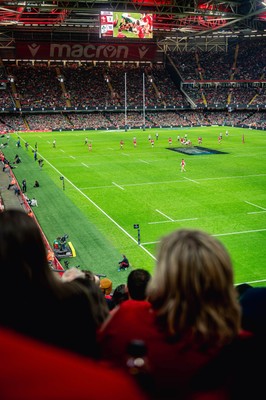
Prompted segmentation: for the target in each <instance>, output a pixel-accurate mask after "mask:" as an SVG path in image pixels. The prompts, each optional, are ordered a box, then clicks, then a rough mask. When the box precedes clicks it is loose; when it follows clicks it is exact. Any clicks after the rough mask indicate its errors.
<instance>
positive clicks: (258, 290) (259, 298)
mask: <svg viewBox="0 0 266 400" xmlns="http://www.w3.org/2000/svg"><path fill="white" fill-rule="evenodd" d="M239 301H240V305H241V309H242V328H243V329H246V330H248V331H251V332H253V333H254V334H255V335H256V336H261V337H264V338H265V335H266V287H252V286H249V287H247V289H246V290H245V292H244V293H243V294H242V296H241V297H240V299H239Z"/></svg>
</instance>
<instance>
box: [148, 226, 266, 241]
mask: <svg viewBox="0 0 266 400" xmlns="http://www.w3.org/2000/svg"><path fill="white" fill-rule="evenodd" d="M166 222H167V221H166ZM256 232H266V228H265V229H264V228H263V229H253V230H249V231H239V232H227V233H217V234H216V235H212V236H215V237H219V236H231V235H243V234H244V235H245V234H247V233H256ZM159 242H160V241H159V240H157V241H154V242H145V243H142V245H143V246H146V245H148V244H156V243H159Z"/></svg>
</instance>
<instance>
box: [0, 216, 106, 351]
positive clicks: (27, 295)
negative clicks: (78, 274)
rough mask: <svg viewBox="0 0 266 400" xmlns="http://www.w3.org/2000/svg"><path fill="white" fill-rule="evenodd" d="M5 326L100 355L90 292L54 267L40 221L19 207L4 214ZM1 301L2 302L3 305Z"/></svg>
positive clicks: (0, 239)
mask: <svg viewBox="0 0 266 400" xmlns="http://www.w3.org/2000/svg"><path fill="white" fill-rule="evenodd" d="M0 226H1V229H0V266H1V276H2V279H1V288H0V301H1V302H4V303H5V304H6V305H7V306H6V307H1V311H0V325H2V326H5V327H8V328H10V329H12V330H15V331H17V332H20V333H22V334H25V335H27V336H30V337H32V338H35V339H38V340H41V341H44V342H47V343H50V344H52V345H56V346H58V347H62V348H65V349H68V350H71V351H73V352H76V353H79V354H81V355H84V356H92V357H97V356H98V348H97V345H96V330H97V324H96V322H95V318H94V313H95V310H94V301H93V298H92V296H91V293H90V291H89V290H88V289H87V288H86V287H85V286H84V285H81V284H80V283H79V282H77V281H75V280H73V281H72V282H63V281H62V280H61V279H59V278H58V277H57V276H56V273H55V272H53V271H52V270H51V268H50V267H49V264H48V260H47V250H46V247H45V245H44V241H43V236H42V233H41V231H40V228H39V226H38V224H37V223H36V221H35V219H33V218H30V217H29V216H28V215H27V214H26V213H25V212H23V211H20V210H7V211H4V212H2V213H1V214H0ZM4 303H2V304H4Z"/></svg>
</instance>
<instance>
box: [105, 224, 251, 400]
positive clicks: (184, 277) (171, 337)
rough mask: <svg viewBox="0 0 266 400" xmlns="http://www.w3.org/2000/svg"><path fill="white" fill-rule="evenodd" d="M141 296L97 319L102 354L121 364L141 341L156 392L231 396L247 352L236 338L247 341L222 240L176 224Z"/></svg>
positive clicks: (167, 395)
mask: <svg viewBox="0 0 266 400" xmlns="http://www.w3.org/2000/svg"><path fill="white" fill-rule="evenodd" d="M146 295H147V297H146V299H147V301H146V300H142V301H141V300H132V299H131V300H128V301H125V302H123V303H122V304H121V305H120V307H119V308H118V309H117V311H116V312H115V313H114V314H113V315H112V316H111V317H110V318H109V319H108V320H107V321H106V322H105V323H104V324H103V325H102V328H101V330H100V332H99V336H98V339H99V343H100V345H101V352H102V356H103V357H104V358H107V359H112V360H114V361H115V362H116V363H117V364H118V365H121V366H125V359H126V348H127V345H128V344H129V343H130V342H131V341H132V340H135V339H138V340H143V341H144V343H145V344H146V347H147V357H148V360H149V365H150V371H151V375H152V378H153V382H154V385H153V388H152V393H151V395H152V397H153V398H160V399H164V400H165V399H172V398H173V399H174V398H175V399H196V398H197V399H198V398H200V396H199V395H200V393H202V394H203V397H202V398H204V395H207V396H210V397H209V398H212V399H216V398H219V399H223V398H225V399H226V398H229V397H230V396H231V395H232V396H233V394H235V392H236V387H237V381H238V376H236V374H238V373H239V372H240V370H241V368H240V366H241V364H242V365H244V362H242V361H243V359H244V358H245V357H246V356H247V354H246V353H245V345H243V347H244V348H243V347H242V345H241V346H239V344H238V343H242V342H243V343H246V342H247V341H248V340H249V337H250V336H251V334H249V333H248V332H244V331H241V313H240V305H239V302H238V297H237V292H236V289H235V287H234V282H233V268H232V263H231V259H230V256H229V254H228V252H227V251H226V249H225V248H224V246H223V245H222V244H221V243H220V242H219V241H218V240H217V239H215V238H214V237H212V236H211V235H208V234H207V233H205V232H202V231H199V230H188V229H181V230H178V231H175V232H173V233H171V234H170V235H168V236H166V237H164V238H163V239H162V240H161V242H160V245H159V251H158V257H157V265H156V267H155V270H154V273H153V276H152V277H151V279H150V280H149V282H148V284H147V290H146ZM239 349H241V350H239ZM224 361H226V363H224ZM252 368H253V367H252ZM241 385H242V384H241ZM229 393H230V396H229ZM216 396H218V397H216Z"/></svg>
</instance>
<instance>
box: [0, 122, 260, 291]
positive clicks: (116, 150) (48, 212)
mask: <svg viewBox="0 0 266 400" xmlns="http://www.w3.org/2000/svg"><path fill="white" fill-rule="evenodd" d="M227 129H228V131H229V135H228V136H226V134H225V132H226V130H227ZM156 132H158V133H159V138H158V140H156V139H155V133H156ZM220 133H222V134H223V139H222V141H221V143H219V142H218V136H219V134H220ZM185 134H186V135H187V137H188V139H189V140H191V141H192V143H193V145H194V146H197V145H198V136H201V137H202V139H203V141H202V145H201V146H202V147H204V148H207V149H211V150H214V151H220V152H221V153H220V154H210V153H205V154H201V155H189V154H182V153H180V152H178V151H171V150H169V144H168V138H169V137H171V138H172V140H173V143H172V146H171V147H172V148H175V149H180V148H181V149H183V148H185V149H187V147H186V146H182V145H181V144H180V142H178V140H177V136H178V135H179V136H180V137H183V136H185ZM19 135H20V138H21V144H22V147H21V148H17V147H16V141H17V136H18V134H17V133H14V134H12V135H11V139H10V144H9V146H8V148H7V149H6V150H5V154H6V156H7V157H8V158H9V159H10V160H13V158H14V156H15V154H17V153H18V154H19V155H20V157H21V159H22V163H21V164H19V165H18V167H17V168H16V169H14V173H15V175H16V177H17V179H18V182H19V183H20V184H21V181H22V179H23V178H26V180H27V183H28V191H27V195H28V197H29V198H32V197H35V198H36V199H37V200H38V207H34V208H33V211H34V213H35V215H36V217H37V220H38V222H39V224H40V225H41V227H42V229H43V232H44V234H45V236H46V237H47V239H48V241H49V243H50V244H51V245H52V243H53V240H54V239H55V238H56V237H57V236H61V235H63V234H65V233H67V234H68V235H69V240H70V241H71V242H72V244H73V246H74V248H75V250H76V254H77V255H76V257H75V258H70V259H68V261H70V266H76V265H80V267H81V268H83V269H89V270H92V271H93V272H95V273H98V274H105V275H107V276H108V277H109V278H110V279H111V280H112V281H113V287H116V286H117V285H118V284H120V283H124V282H126V279H127V275H128V273H129V272H130V269H129V270H128V271H121V272H118V271H117V269H118V261H119V260H120V259H121V258H122V254H126V255H127V257H128V258H129V261H130V264H131V266H132V268H145V269H147V270H149V271H150V272H151V273H152V272H153V269H154V267H155V264H156V252H157V244H158V242H159V241H160V238H161V237H163V236H165V235H167V234H169V233H170V232H172V231H174V230H176V229H179V228H184V227H185V228H193V229H194V228H195V229H202V230H204V231H206V232H208V233H209V234H211V235H214V236H215V237H217V238H218V239H219V240H220V241H221V242H222V243H223V244H224V245H225V247H226V248H227V250H228V251H229V253H230V255H231V258H232V261H233V266H234V275H235V284H240V283H243V282H249V283H250V284H252V285H254V286H263V285H265V281H266V273H265V271H266V268H265V267H266V266H265V263H266V261H265V260H266V245H265V244H266V132H264V131H259V130H251V129H244V128H234V127H229V128H227V127H219V126H212V127H198V128H186V129H181V128H180V129H177V128H176V129H157V130H155V129H146V130H143V129H137V130H133V129H132V130H128V131H69V132H38V133H20V134H19ZM149 135H151V136H152V137H153V138H154V139H155V143H154V147H152V146H151V143H150V141H149V140H148V136H149ZM86 137H88V140H89V142H91V143H92V150H91V151H89V148H88V145H85V138H86ZM134 137H136V139H137V146H136V147H134V145H133V138H134ZM54 139H56V148H53V145H52V142H53V140H54ZM121 139H123V140H124V147H123V149H121V148H120V140H121ZM1 140H2V139H1ZM25 141H27V142H28V143H29V149H28V151H27V150H26V149H25V147H24V143H25ZM36 142H37V144H38V157H39V158H42V159H43V160H44V166H43V168H42V169H40V168H39V165H38V162H35V161H34V158H33V149H34V145H35V143H36ZM182 158H184V159H185V161H186V172H183V173H182V172H181V171H180V162H181V159H182ZM60 177H64V180H61V179H60ZM35 179H37V180H38V181H39V182H40V188H33V184H34V181H35ZM63 183H64V187H63ZM135 224H139V230H138V229H135V228H134V225H135ZM138 234H140V237H138ZM139 239H140V243H138V240H139ZM62 265H63V266H64V264H63V262H62Z"/></svg>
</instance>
